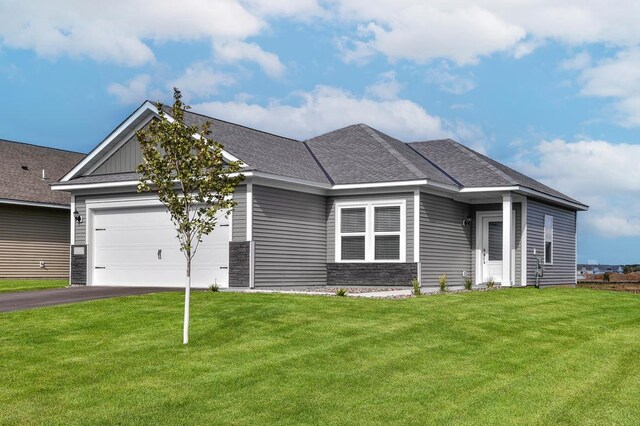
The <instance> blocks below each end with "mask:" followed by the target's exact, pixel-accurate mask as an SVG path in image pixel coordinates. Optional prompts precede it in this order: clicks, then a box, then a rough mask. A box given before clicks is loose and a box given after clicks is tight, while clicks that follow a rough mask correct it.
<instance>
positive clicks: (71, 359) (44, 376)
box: [0, 289, 640, 425]
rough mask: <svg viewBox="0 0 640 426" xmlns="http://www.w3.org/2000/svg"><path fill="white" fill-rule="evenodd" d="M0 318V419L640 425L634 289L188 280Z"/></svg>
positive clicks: (639, 307) (639, 324)
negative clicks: (337, 286)
mask: <svg viewBox="0 0 640 426" xmlns="http://www.w3.org/2000/svg"><path fill="white" fill-rule="evenodd" d="M192 313H193V318H192V334H191V344H189V345H188V346H186V347H185V346H183V345H182V344H181V336H182V335H181V319H182V318H181V315H182V295H181V294H179V293H163V294H155V295H146V296H140V297H127V298H120V299H110V300H100V301H95V302H89V303H82V304H75V305H67V306H59V307H53V308H44V309H37V310H31V311H23V312H14V313H6V314H0V330H1V332H0V423H3V424H6V423H9V424H11V423H16V424H17V423H19V424H25V423H27V424H28V423H32V424H33V423H47V424H65V425H66V424H80V423H81V424H87V423H89V424H91V423H94V424H95V423H101V424H154V425H155V424H295V425H298V424H387V423H394V424H425V423H438V424H522V423H527V424H549V423H552V424H557V423H561V424H638V423H639V422H640V368H638V356H639V355H638V354H640V297H639V296H637V295H633V294H626V293H614V292H611V293H609V292H601V291H592V290H581V289H545V290H535V289H519V290H516V289H514V290H504V291H492V292H472V293H466V294H444V295H437V296H429V297H420V298H412V299H406V300H367V299H358V298H344V297H314V296H292V295H276V294H231V293H211V292H197V293H195V294H193V303H192Z"/></svg>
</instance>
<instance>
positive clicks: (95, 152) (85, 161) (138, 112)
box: [60, 101, 155, 182]
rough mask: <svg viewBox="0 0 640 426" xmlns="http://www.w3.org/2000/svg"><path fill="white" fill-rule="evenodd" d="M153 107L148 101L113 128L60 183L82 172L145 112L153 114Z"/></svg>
mask: <svg viewBox="0 0 640 426" xmlns="http://www.w3.org/2000/svg"><path fill="white" fill-rule="evenodd" d="M154 110H155V107H154V106H153V104H152V103H151V102H149V101H145V102H144V103H143V104H142V105H140V107H138V109H137V110H135V111H134V112H133V113H132V114H131V115H130V116H129V117H128V118H127V119H126V120H125V121H124V122H122V124H120V125H119V126H118V127H116V128H115V130H114V131H112V132H111V133H110V134H109V136H107V137H106V138H105V139H104V140H103V141H102V142H100V144H99V145H98V146H97V147H96V148H94V150H93V151H91V152H90V153H89V155H87V156H86V157H84V159H83V160H82V161H80V162H79V163H78V164H77V165H76V166H75V167H74V168H73V169H71V171H70V172H69V173H67V174H66V175H64V176H63V177H62V179H60V182H66V181H68V180H69V179H71V178H72V177H74V176H75V175H76V173H78V172H79V171H80V170H82V169H83V168H84V167H85V166H86V165H87V164H88V163H89V162H90V161H91V160H93V159H94V158H95V157H96V156H97V155H98V154H99V153H100V152H101V151H102V150H103V149H104V148H105V147H106V146H107V145H109V143H110V142H111V141H113V140H114V139H115V138H116V137H117V136H118V135H120V133H122V131H123V130H124V129H126V128H127V127H129V126H130V125H131V124H133V123H134V122H135V121H136V120H137V119H138V118H139V117H140V116H141V115H142V114H144V113H145V112H147V111H151V112H154Z"/></svg>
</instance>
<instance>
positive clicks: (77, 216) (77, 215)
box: [73, 210, 82, 223]
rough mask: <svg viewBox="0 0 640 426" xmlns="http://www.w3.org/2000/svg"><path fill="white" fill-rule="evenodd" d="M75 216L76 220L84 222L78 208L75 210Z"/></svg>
mask: <svg viewBox="0 0 640 426" xmlns="http://www.w3.org/2000/svg"><path fill="white" fill-rule="evenodd" d="M73 218H74V219H75V220H76V222H78V223H82V216H80V213H78V210H75V211H74V212H73Z"/></svg>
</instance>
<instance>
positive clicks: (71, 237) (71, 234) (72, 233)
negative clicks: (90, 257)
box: [69, 194, 76, 245]
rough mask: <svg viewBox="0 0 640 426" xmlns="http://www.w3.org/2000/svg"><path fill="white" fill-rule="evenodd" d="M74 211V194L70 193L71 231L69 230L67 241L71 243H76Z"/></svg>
mask: <svg viewBox="0 0 640 426" xmlns="http://www.w3.org/2000/svg"><path fill="white" fill-rule="evenodd" d="M74 211H76V196H75V195H73V194H71V214H70V216H71V231H70V232H69V241H70V242H71V245H74V244H75V243H76V218H75V217H73V212H74Z"/></svg>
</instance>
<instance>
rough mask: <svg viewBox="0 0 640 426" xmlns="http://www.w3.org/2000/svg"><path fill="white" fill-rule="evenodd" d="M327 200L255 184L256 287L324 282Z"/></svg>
mask: <svg viewBox="0 0 640 426" xmlns="http://www.w3.org/2000/svg"><path fill="white" fill-rule="evenodd" d="M326 232H327V231H326V201H325V197H323V196H320V195H312V194H305V193H301V192H294V191H287V190H283V189H276V188H270V187H266V186H259V185H254V186H253V240H254V241H255V258H254V271H255V272H254V276H255V278H254V283H255V286H256V287H271V286H283V285H284V286H298V285H303V286H305V285H325V284H326V279H327V269H326V263H325V259H326Z"/></svg>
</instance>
